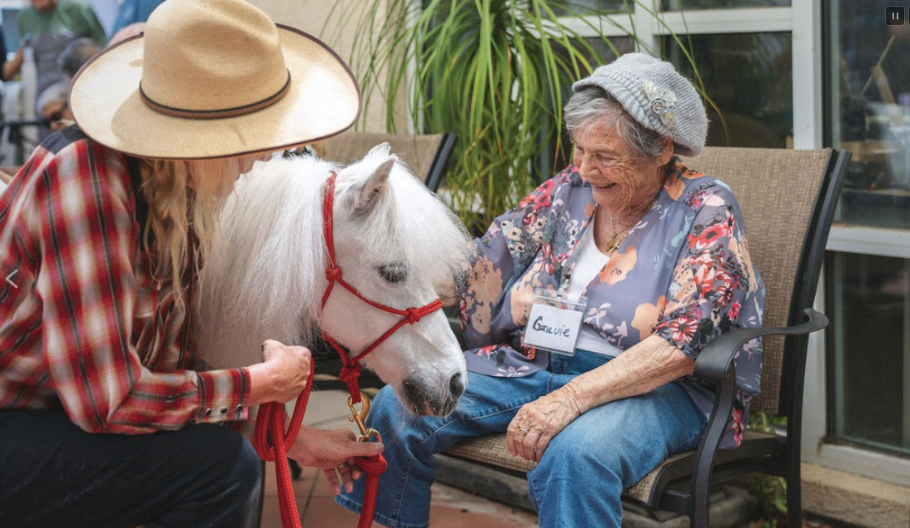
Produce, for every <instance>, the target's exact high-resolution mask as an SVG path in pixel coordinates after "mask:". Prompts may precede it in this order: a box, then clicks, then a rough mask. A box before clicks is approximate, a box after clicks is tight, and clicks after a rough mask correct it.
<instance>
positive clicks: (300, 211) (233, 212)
mask: <svg viewBox="0 0 910 528" xmlns="http://www.w3.org/2000/svg"><path fill="white" fill-rule="evenodd" d="M396 161H397V158H396V157H395V156H394V155H390V154H389V146H388V145H387V144H383V145H379V146H377V147H374V148H373V149H372V150H371V151H370V153H369V154H367V156H366V157H365V158H364V159H362V160H361V161H359V162H357V163H354V164H352V165H350V166H347V167H344V168H340V167H337V166H335V165H333V164H332V163H329V162H326V161H322V160H318V159H315V158H309V157H296V158H293V159H273V160H271V161H269V162H266V163H257V164H256V167H255V168H254V169H253V170H252V171H250V172H249V173H247V174H246V175H244V176H243V177H242V178H241V179H240V180H239V181H238V182H237V185H236V187H235V191H234V193H233V195H232V196H231V198H230V199H229V200H228V203H227V204H226V206H225V210H224V222H223V234H224V237H223V239H224V242H225V245H224V246H223V247H219V248H215V249H213V251H212V257H211V258H210V260H209V262H208V263H206V266H205V271H204V276H203V279H202V283H201V286H202V293H201V297H200V302H199V303H198V304H197V306H199V314H198V315H199V318H200V319H199V323H200V324H199V325H197V328H199V329H200V335H199V336H198V342H199V347H200V356H201V357H202V358H203V359H204V360H205V361H206V362H207V363H208V364H209V365H211V366H212V367H216V368H221V367H238V366H245V365H251V364H254V363H257V362H259V361H261V360H262V357H261V343H262V341H263V340H265V339H276V340H278V341H281V342H283V343H285V344H301V345H312V343H313V341H314V339H315V338H316V337H317V336H318V335H319V333H318V330H319V329H321V330H324V331H325V332H326V333H328V334H329V335H330V336H332V337H333V338H335V339H336V340H337V341H338V342H339V343H341V344H342V345H344V346H345V347H346V348H348V350H350V352H351V354H350V355H351V356H354V355H356V354H358V353H359V352H360V351H362V350H364V349H366V347H368V346H369V345H371V344H372V343H373V342H374V341H375V340H376V339H377V338H378V337H379V336H381V335H382V334H384V333H385V332H386V331H387V330H388V329H389V328H391V327H392V326H394V325H395V323H397V322H398V321H399V320H400V319H401V316H398V315H394V314H391V313H388V312H385V311H382V310H380V309H378V308H375V307H373V306H370V305H368V304H367V303H365V302H364V301H362V300H360V299H358V298H357V297H355V296H354V295H353V294H351V293H350V292H348V291H347V290H346V289H344V288H342V287H340V286H338V285H336V287H335V288H333V289H332V293H331V295H330V297H329V299H328V302H327V303H326V305H325V308H324V309H321V307H320V304H321V301H322V297H323V293H324V292H325V290H326V286H327V284H328V280H327V278H326V273H325V268H326V256H327V254H326V251H327V248H326V242H325V240H324V238H323V211H322V209H323V193H324V190H325V188H326V182H327V179H328V177H329V175H330V174H331V173H332V172H333V171H335V172H337V173H338V177H337V181H336V184H335V194H334V201H335V203H334V207H333V210H334V213H333V214H334V239H335V242H334V243H335V255H336V262H337V264H338V266H339V267H340V269H341V271H342V273H343V277H344V280H345V281H346V282H348V283H349V284H350V285H351V286H353V287H354V288H355V289H356V290H357V291H358V292H360V293H361V295H363V296H365V297H366V298H368V299H371V300H374V301H376V302H379V303H382V304H385V305H388V306H391V307H393V308H397V309H401V310H405V309H407V308H409V307H420V306H424V305H426V304H427V303H429V302H431V301H433V300H434V299H436V298H437V297H438V294H437V293H436V292H437V289H438V288H444V287H445V286H446V285H449V286H451V284H452V283H453V274H454V273H457V272H458V271H459V270H461V269H462V268H463V263H464V258H465V250H466V247H467V236H466V233H465V231H464V228H463V227H462V226H461V224H460V222H459V221H458V220H457V219H456V218H455V216H454V215H453V214H452V213H451V212H450V211H449V210H448V209H447V208H446V207H445V206H444V205H443V204H442V203H441V202H440V201H439V200H438V199H437V198H436V197H435V196H434V195H433V194H432V193H430V192H429V191H428V190H427V189H426V187H425V186H424V185H423V184H422V183H421V182H419V181H418V180H417V179H416V178H414V176H412V175H411V174H410V173H409V172H408V171H407V169H406V168H405V167H404V166H403V165H401V164H400V163H396ZM362 363H363V364H364V366H366V367H367V368H369V369H371V370H373V371H374V372H375V373H376V374H377V375H378V376H379V377H380V378H382V380H383V381H385V382H386V383H388V384H389V385H391V386H392V387H393V388H394V389H395V392H396V393H397V394H398V397H399V399H400V400H401V401H402V403H403V404H404V405H405V406H406V408H408V409H409V410H410V411H411V412H413V413H415V414H435V415H445V414H448V413H450V412H451V411H452V410H453V409H454V408H455V404H456V403H457V401H458V397H459V396H460V395H461V394H462V392H463V391H464V387H465V383H466V381H467V375H466V372H465V361H464V356H463V355H462V352H461V348H460V347H459V345H458V342H457V340H456V338H455V336H454V335H453V334H452V331H451V329H450V327H449V324H448V321H447V319H446V317H445V315H444V314H443V313H442V311H441V310H437V311H436V312H433V313H432V314H430V315H427V316H425V317H424V318H423V319H421V320H420V321H419V322H417V323H416V324H412V325H405V326H404V327H402V328H401V329H399V330H398V331H397V332H395V333H394V334H392V336H391V337H389V338H388V339H387V340H386V341H384V342H383V343H382V344H381V345H380V346H379V347H378V348H377V349H376V350H375V351H373V352H372V353H370V354H368V355H367V356H366V357H365V358H363V360H362Z"/></svg>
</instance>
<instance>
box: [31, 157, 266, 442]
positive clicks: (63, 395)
mask: <svg viewBox="0 0 910 528" xmlns="http://www.w3.org/2000/svg"><path fill="white" fill-rule="evenodd" d="M35 170H41V171H42V172H41V173H40V174H39V175H38V177H39V178H40V179H41V183H40V184H39V185H38V186H37V189H38V190H37V191H36V203H37V204H39V206H40V207H41V208H42V209H43V210H41V211H35V212H34V213H33V214H34V215H35V216H34V218H35V224H36V225H37V226H38V229H40V233H41V235H40V237H39V238H40V239H41V241H42V247H41V248H40V250H41V271H40V273H39V275H38V277H37V284H36V290H37V293H38V294H39V295H40V297H41V300H42V303H43V306H44V308H43V313H42V340H43V349H44V350H43V352H44V357H45V361H47V363H48V368H49V370H50V376H51V381H52V384H53V386H54V388H55V390H56V392H57V394H58V396H59V398H60V401H61V403H62V404H63V407H64V409H65V410H66V413H67V414H68V415H69V417H70V419H71V420H72V421H73V422H74V423H75V424H76V425H78V426H79V427H81V428H82V429H84V430H85V431H89V432H95V433H100V432H106V433H128V434H138V433H148V432H153V431H155V430H159V429H179V428H180V427H182V426H184V425H185V424H189V423H197V422H221V421H228V420H240V419H245V418H246V416H247V403H248V401H249V391H250V378H249V373H248V372H247V371H246V370H245V369H233V370H218V371H213V372H206V373H197V372H193V371H188V370H182V371H181V370H178V371H173V372H168V373H158V372H151V371H150V370H148V369H147V368H145V367H144V366H143V365H142V363H141V362H140V360H139V357H138V355H137V353H136V350H135V349H134V347H133V346H132V344H131V339H130V338H131V335H132V332H133V321H132V318H133V312H134V308H135V305H136V298H137V292H136V279H135V276H134V272H133V258H134V255H135V248H136V243H137V242H136V233H135V231H134V225H133V218H132V214H131V213H130V210H131V209H130V205H129V204H130V198H129V196H130V194H129V191H128V186H129V178H128V176H125V174H124V171H125V168H124V167H123V160H122V158H120V157H119V156H117V155H115V154H112V153H110V151H105V150H102V149H101V148H100V147H97V146H92V145H91V144H88V143H86V142H84V141H83V142H78V143H74V144H72V145H70V146H68V147H66V149H64V151H62V152H61V153H59V154H58V155H57V156H56V158H55V159H54V160H53V161H52V162H50V163H49V164H48V165H46V166H45V167H43V168H41V167H38V168H36V169H35Z"/></svg>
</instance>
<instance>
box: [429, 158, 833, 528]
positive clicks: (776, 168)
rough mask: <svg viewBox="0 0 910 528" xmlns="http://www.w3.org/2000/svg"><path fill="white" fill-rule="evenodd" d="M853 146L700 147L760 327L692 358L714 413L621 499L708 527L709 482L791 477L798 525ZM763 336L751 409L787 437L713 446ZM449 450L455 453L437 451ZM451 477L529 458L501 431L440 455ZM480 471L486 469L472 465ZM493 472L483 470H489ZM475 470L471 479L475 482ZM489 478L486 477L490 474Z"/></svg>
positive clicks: (792, 515)
mask: <svg viewBox="0 0 910 528" xmlns="http://www.w3.org/2000/svg"><path fill="white" fill-rule="evenodd" d="M849 158H850V153H849V152H848V151H845V152H837V151H834V150H831V149H824V150H802V151H795V150H784V149H744V148H723V147H714V148H710V147H709V148H706V149H705V152H704V153H703V154H701V155H700V156H698V157H697V158H693V159H689V160H687V164H688V166H689V167H691V168H693V169H696V170H698V171H700V172H705V173H707V174H711V175H716V176H717V177H719V178H721V179H722V180H723V181H724V182H726V183H727V184H728V185H729V186H730V187H731V188H732V189H733V191H734V193H735V195H736V196H737V199H738V200H739V203H740V205H741V207H742V212H743V215H744V217H745V222H746V229H747V232H748V240H749V248H750V253H751V255H752V259H753V262H754V263H755V266H756V267H757V268H758V269H759V271H760V272H761V273H762V275H763V277H764V280H765V285H766V289H767V304H766V309H765V314H764V318H765V320H764V323H765V325H766V326H765V327H764V328H754V329H745V330H739V331H736V332H731V333H729V334H725V335H722V336H721V337H719V338H717V339H716V340H715V341H714V342H712V343H711V344H710V345H708V346H707V347H706V348H705V349H704V350H703V351H702V353H701V355H700V356H699V357H698V360H697V361H696V362H695V374H696V375H697V376H699V377H701V378H703V379H705V380H709V381H710V382H713V383H714V384H716V387H717V390H716V398H715V404H714V411H713V413H712V415H711V416H710V418H709V420H708V423H707V425H706V426H705V430H704V432H703V434H702V437H701V441H700V443H699V446H698V450H697V451H691V452H687V453H682V454H678V455H675V456H672V457H670V458H668V459H667V460H666V461H665V462H664V463H663V464H662V465H660V466H659V467H657V468H656V469H654V470H653V471H652V472H651V473H649V474H648V475H646V476H645V477H644V478H643V479H642V480H641V481H640V482H638V483H637V484H635V485H634V486H632V487H631V488H629V489H627V490H625V493H624V495H623V497H624V499H628V500H631V501H633V502H636V503H639V504H641V505H643V506H644V507H646V508H648V509H651V510H665V511H671V512H676V513H681V514H685V515H687V516H688V517H689V518H690V524H691V526H693V527H698V528H706V527H707V526H708V511H709V510H708V507H709V504H708V499H709V497H708V495H709V491H710V489H711V487H712V486H714V485H717V484H720V483H724V482H728V481H730V480H732V479H735V478H739V477H742V476H744V475H747V474H750V473H756V472H758V473H765V474H769V475H776V476H780V477H783V478H784V479H786V481H787V506H788V509H789V514H788V515H789V526H802V522H801V515H802V512H801V501H800V425H801V423H800V422H801V419H802V400H803V377H804V373H805V361H806V353H807V345H808V334H809V333H811V332H814V331H817V330H820V329H822V328H824V327H825V326H826V325H827V318H826V317H825V316H824V315H823V314H821V313H818V312H816V311H815V310H813V309H812V303H813V300H814V298H815V291H816V287H817V283H818V279H819V273H820V269H821V265H822V260H823V256H824V252H825V244H826V241H827V239H828V232H829V230H830V227H831V221H832V217H833V214H834V208H835V206H836V204H837V198H838V195H839V193H840V189H841V185H842V183H843V178H844V171H845V168H846V164H847V162H848V161H849ZM757 336H766V337H764V338H763V343H764V367H763V374H762V394H761V395H760V396H759V397H757V398H756V399H755V400H753V402H752V405H751V409H752V412H753V413H756V412H761V411H764V412H766V413H770V414H772V415H775V416H781V417H786V418H787V430H786V436H784V435H777V434H773V433H766V432H758V431H751V430H750V431H747V432H746V434H745V438H744V440H743V442H742V445H741V446H740V447H739V448H737V449H733V450H719V449H718V447H717V446H718V443H719V441H720V438H721V436H722V433H723V432H724V428H725V424H726V418H727V416H729V414H730V410H731V407H732V404H733V395H734V380H735V373H734V369H733V364H732V358H733V354H734V352H735V351H736V350H737V349H738V348H739V347H740V346H742V345H743V344H744V343H746V342H747V341H749V340H751V339H753V338H755V337H757ZM447 456H453V457H457V458H455V459H448V458H443V457H447ZM439 459H440V461H441V462H445V464H446V465H449V464H450V463H454V465H453V466H451V468H453V470H450V471H447V472H446V473H447V474H448V477H446V478H447V481H448V482H449V483H450V484H455V485H458V483H457V482H452V481H451V476H452V475H453V474H458V475H460V474H470V473H471V472H472V468H471V466H470V465H471V464H475V463H476V462H479V463H481V464H487V465H492V466H497V467H499V468H504V469H505V470H506V471H507V472H511V473H513V474H521V473H523V472H526V471H528V470H529V469H531V468H532V467H534V463H532V462H529V461H526V460H524V459H521V458H516V457H512V456H511V455H509V452H508V449H507V448H506V439H505V435H504V434H503V435H494V436H489V437H484V438H477V439H472V440H469V441H466V442H463V443H461V444H459V445H456V446H455V447H453V448H452V449H451V450H449V451H448V452H447V453H446V454H444V455H441V456H440V457H439ZM474 469H477V470H478V473H475V475H476V474H484V472H485V471H486V472H488V471H489V468H476V467H475V468H474ZM487 474H489V473H487ZM483 482H484V479H483V478H482V477H481V478H479V479H474V480H473V481H472V482H471V484H470V485H471V487H472V491H473V492H475V493H480V494H482V495H486V494H493V495H494V496H495V493H496V492H495V491H494V490H484V489H479V487H480V486H481V485H482V483H483ZM487 482H489V480H487Z"/></svg>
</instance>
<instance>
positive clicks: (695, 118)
mask: <svg viewBox="0 0 910 528" xmlns="http://www.w3.org/2000/svg"><path fill="white" fill-rule="evenodd" d="M586 86H598V87H600V88H603V89H604V90H606V91H607V93H609V94H610V95H612V96H613V97H614V98H615V99H616V100H617V101H618V102H619V104H621V105H622V106H623V108H625V109H626V111H627V112H629V114H631V115H632V117H633V118H635V120H636V121H638V122H639V123H641V125H642V126H643V127H645V128H647V129H649V130H653V131H655V132H657V133H659V134H661V135H663V136H666V137H668V138H670V139H671V140H672V141H673V143H675V144H676V145H677V151H678V152H679V153H680V154H682V155H684V156H697V155H698V154H699V153H700V152H701V151H702V149H703V148H704V146H705V137H706V136H707V135H708V116H707V115H706V114H705V106H704V105H703V104H702V100H701V97H700V96H699V95H698V92H697V91H695V87H694V86H692V83H690V82H689V81H688V80H687V79H686V78H685V77H683V76H682V75H680V74H679V73H677V71H676V69H675V68H673V65H672V64H670V63H669V62H664V61H662V60H660V59H655V58H654V57H652V56H650V55H646V54H644V53H626V54H625V55H623V56H621V57H619V58H618V59H616V60H615V61H613V63H611V64H607V65H606V66H601V67H599V68H597V69H596V70H594V73H592V74H591V76H590V77H586V78H584V79H582V80H580V81H578V82H576V83H575V84H573V85H572V91H575V92H577V91H579V90H580V89H582V88H584V87H586Z"/></svg>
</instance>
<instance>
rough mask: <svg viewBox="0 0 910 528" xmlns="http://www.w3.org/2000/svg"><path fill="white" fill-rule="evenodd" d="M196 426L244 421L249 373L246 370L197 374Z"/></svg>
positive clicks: (248, 395)
mask: <svg viewBox="0 0 910 528" xmlns="http://www.w3.org/2000/svg"><path fill="white" fill-rule="evenodd" d="M196 379H197V383H198V387H199V412H198V413H197V414H196V422H197V423H218V422H226V421H233V420H246V418H247V416H248V415H249V401H250V374H249V372H248V371H247V370H246V369H242V368H241V369H223V370H211V371H208V372H197V373H196Z"/></svg>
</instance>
